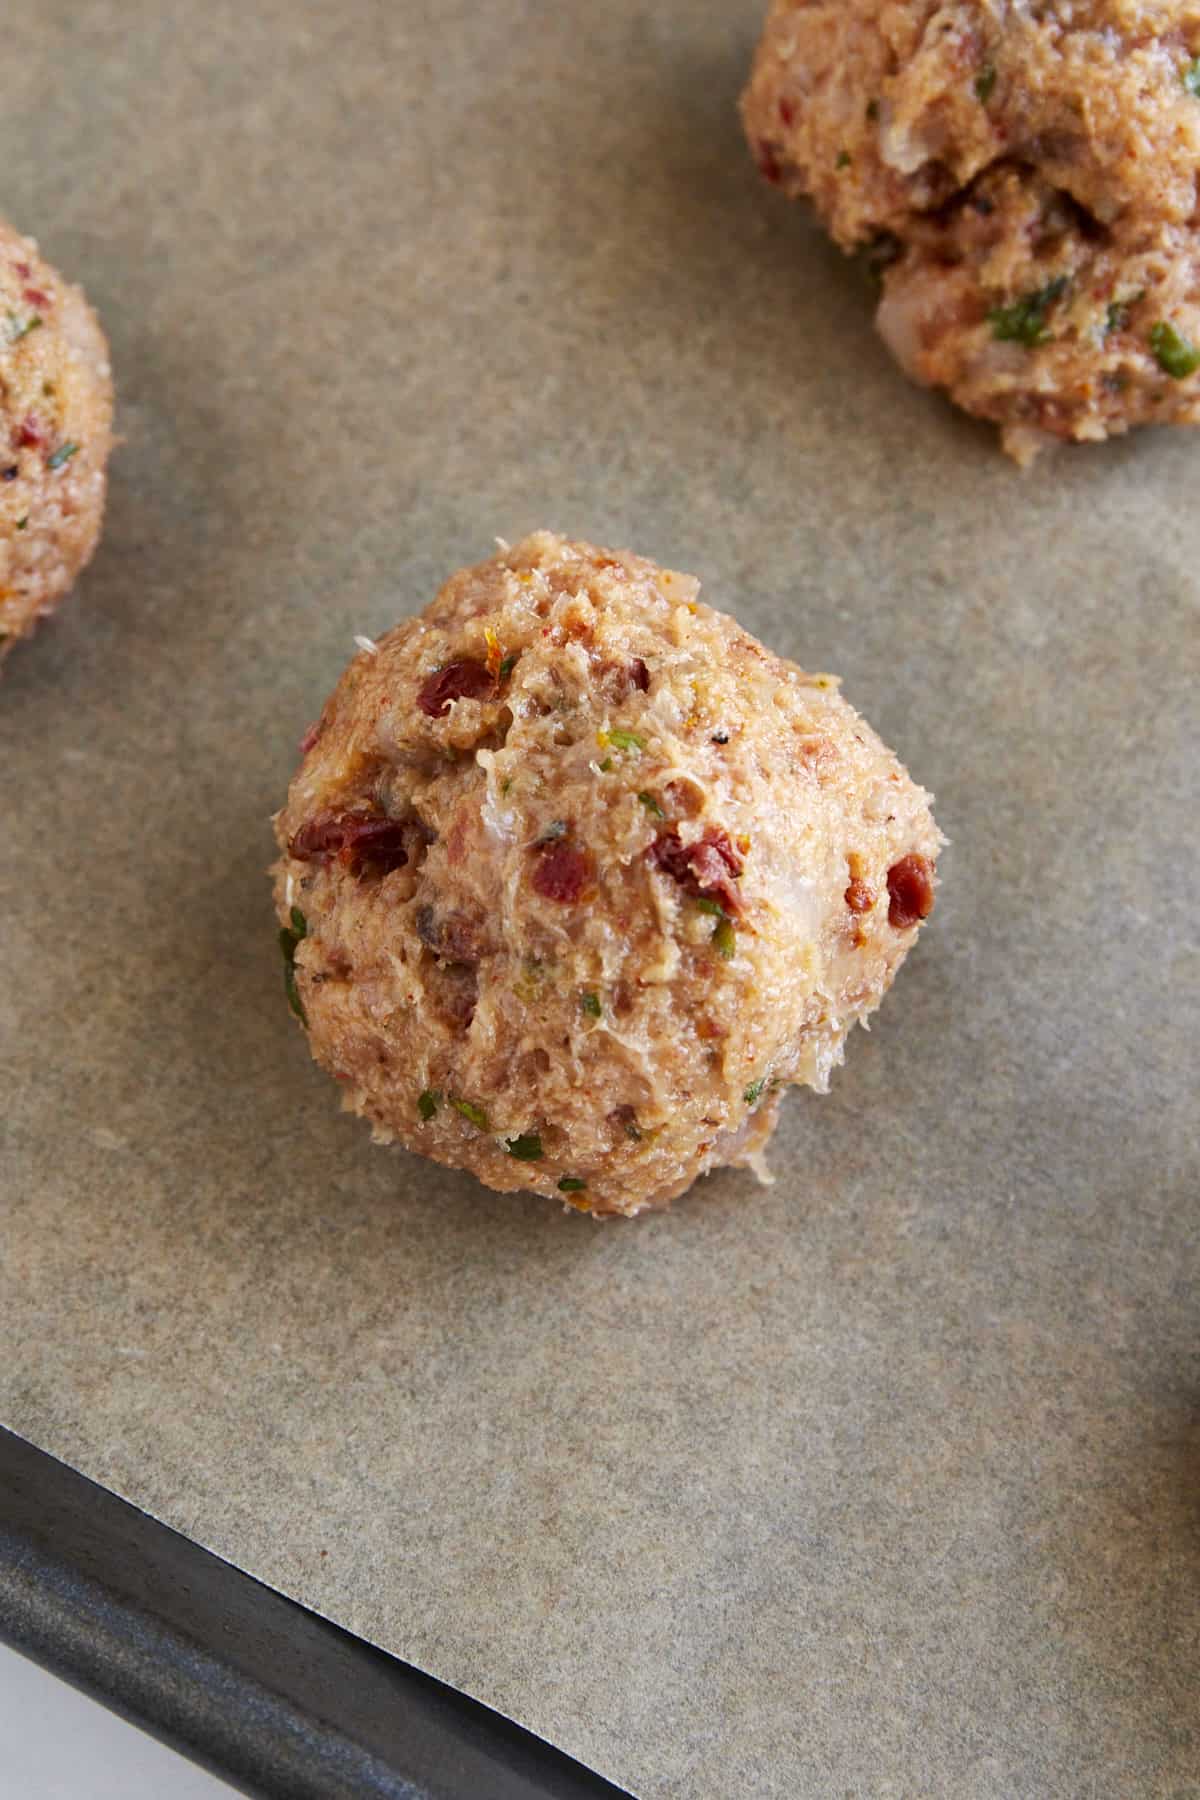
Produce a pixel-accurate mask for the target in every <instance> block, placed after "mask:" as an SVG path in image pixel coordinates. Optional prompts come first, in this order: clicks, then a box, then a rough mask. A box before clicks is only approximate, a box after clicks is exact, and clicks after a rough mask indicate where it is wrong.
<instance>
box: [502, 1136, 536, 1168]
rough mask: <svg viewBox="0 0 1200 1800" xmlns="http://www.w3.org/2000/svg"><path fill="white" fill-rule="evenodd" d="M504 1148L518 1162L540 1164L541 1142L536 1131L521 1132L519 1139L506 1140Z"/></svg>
mask: <svg viewBox="0 0 1200 1800" xmlns="http://www.w3.org/2000/svg"><path fill="white" fill-rule="evenodd" d="M505 1148H506V1149H507V1151H508V1154H509V1155H510V1156H515V1157H516V1159H517V1161H518V1162H541V1160H542V1140H541V1138H540V1137H539V1136H538V1134H537V1132H536V1131H523V1132H522V1133H521V1135H520V1137H515V1138H508V1139H507V1140H506V1143H505Z"/></svg>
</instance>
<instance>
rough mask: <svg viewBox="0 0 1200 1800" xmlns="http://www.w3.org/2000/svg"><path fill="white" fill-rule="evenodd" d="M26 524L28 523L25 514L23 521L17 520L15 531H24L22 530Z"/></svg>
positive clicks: (27, 516)
mask: <svg viewBox="0 0 1200 1800" xmlns="http://www.w3.org/2000/svg"><path fill="white" fill-rule="evenodd" d="M28 523H29V514H28V513H26V514H25V517H24V518H23V519H18V520H17V530H18V531H24V529H25V527H26V526H27V525H28Z"/></svg>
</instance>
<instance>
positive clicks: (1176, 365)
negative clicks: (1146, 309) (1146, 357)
mask: <svg viewBox="0 0 1200 1800" xmlns="http://www.w3.org/2000/svg"><path fill="white" fill-rule="evenodd" d="M1150 348H1151V349H1152V350H1153V352H1154V360H1155V362H1157V364H1158V366H1159V368H1160V369H1161V370H1162V371H1163V373H1164V374H1166V375H1169V376H1170V377H1171V379H1172V380H1173V381H1185V380H1186V379H1187V377H1188V376H1189V375H1194V374H1195V373H1196V370H1197V369H1200V350H1197V348H1196V346H1195V345H1194V344H1192V343H1189V342H1188V340H1187V338H1185V337H1182V336H1181V335H1180V333H1179V332H1178V331H1176V329H1175V327H1174V326H1173V325H1169V324H1168V323H1167V321H1166V320H1165V319H1160V321H1159V323H1158V324H1157V325H1154V326H1152V327H1151V330H1150Z"/></svg>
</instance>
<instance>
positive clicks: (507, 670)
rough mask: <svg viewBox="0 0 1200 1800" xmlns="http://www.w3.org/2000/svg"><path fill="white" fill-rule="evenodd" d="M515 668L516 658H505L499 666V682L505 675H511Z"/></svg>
mask: <svg viewBox="0 0 1200 1800" xmlns="http://www.w3.org/2000/svg"><path fill="white" fill-rule="evenodd" d="M516 666H517V659H516V657H515V656H506V657H505V659H504V661H503V662H502V663H501V664H500V679H501V681H503V680H504V678H505V676H506V675H511V674H512V672H513V670H514V669H515V668H516Z"/></svg>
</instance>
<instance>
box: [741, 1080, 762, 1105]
mask: <svg viewBox="0 0 1200 1800" xmlns="http://www.w3.org/2000/svg"><path fill="white" fill-rule="evenodd" d="M766 1085H767V1078H766V1076H765V1075H760V1076H759V1078H758V1080H757V1081H752V1082H751V1083H750V1086H749V1087H748V1088H747V1089H746V1091H745V1093H744V1094H743V1095H742V1099H743V1100H744V1101H745V1102H746V1105H747V1106H754V1105H755V1104H756V1103H757V1101H758V1100H759V1099H760V1098H761V1095H762V1091H763V1089H764V1088H765V1087H766Z"/></svg>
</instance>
